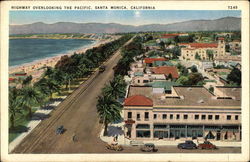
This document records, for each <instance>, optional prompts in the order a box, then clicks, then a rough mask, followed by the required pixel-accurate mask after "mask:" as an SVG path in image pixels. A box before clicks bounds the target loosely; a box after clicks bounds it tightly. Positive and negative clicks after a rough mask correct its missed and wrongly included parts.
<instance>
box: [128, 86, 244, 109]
mask: <svg viewBox="0 0 250 162" xmlns="http://www.w3.org/2000/svg"><path fill="white" fill-rule="evenodd" d="M217 88H218V90H220V91H222V92H223V93H225V94H226V95H225V97H230V96H235V99H227V98H224V99H223V98H221V99H217V98H216V96H215V95H214V94H212V93H210V92H209V91H208V90H207V89H206V88H204V87H184V86H174V87H173V89H174V90H175V92H176V93H177V96H179V97H177V96H175V97H169V96H168V97H167V98H164V99H163V98H162V96H163V94H153V88H152V87H147V86H130V87H129V91H128V97H130V96H133V95H144V96H146V97H149V98H151V99H152V100H153V105H154V106H163V107H165V106H166V107H169V106H170V107H171V106H172V107H173V108H174V107H178V106H180V107H183V106H184V107H185V106H186V107H192V106H193V108H198V107H199V108H203V107H204V106H206V107H219V108H220V107H221V108H223V107H227V108H228V107H229V108H230V107H232V108H233V107H240V106H241V88H232V87H217Z"/></svg>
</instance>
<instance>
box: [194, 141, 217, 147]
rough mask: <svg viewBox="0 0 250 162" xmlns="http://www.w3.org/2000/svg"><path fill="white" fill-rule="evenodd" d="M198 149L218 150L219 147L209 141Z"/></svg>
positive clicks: (201, 144)
mask: <svg viewBox="0 0 250 162" xmlns="http://www.w3.org/2000/svg"><path fill="white" fill-rule="evenodd" d="M198 149H217V147H216V146H215V145H214V144H212V143H211V142H209V141H204V143H200V144H199V145H198Z"/></svg>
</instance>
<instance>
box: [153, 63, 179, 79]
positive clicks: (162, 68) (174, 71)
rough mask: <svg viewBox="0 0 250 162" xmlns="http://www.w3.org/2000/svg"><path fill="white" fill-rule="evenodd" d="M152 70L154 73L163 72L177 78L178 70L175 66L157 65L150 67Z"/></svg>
mask: <svg viewBox="0 0 250 162" xmlns="http://www.w3.org/2000/svg"><path fill="white" fill-rule="evenodd" d="M152 72H153V73H155V74H165V75H169V74H171V75H172V77H173V78H178V77H179V75H178V71H177V68H176V67H175V66H158V67H154V68H152Z"/></svg>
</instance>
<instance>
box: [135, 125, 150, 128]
mask: <svg viewBox="0 0 250 162" xmlns="http://www.w3.org/2000/svg"><path fill="white" fill-rule="evenodd" d="M136 128H137V129H149V128H150V127H149V124H137V125H136Z"/></svg>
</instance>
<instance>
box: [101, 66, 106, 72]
mask: <svg viewBox="0 0 250 162" xmlns="http://www.w3.org/2000/svg"><path fill="white" fill-rule="evenodd" d="M105 69H106V66H104V65H102V66H100V67H99V72H100V73H102V72H104V71H105Z"/></svg>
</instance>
